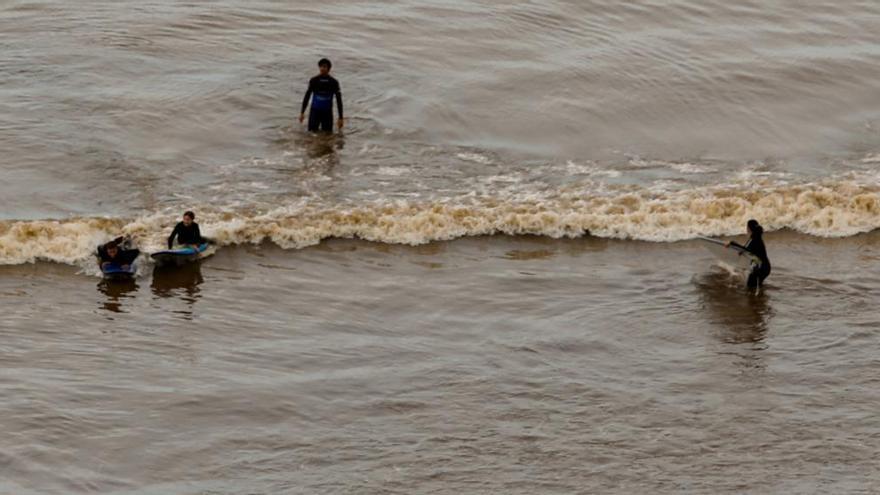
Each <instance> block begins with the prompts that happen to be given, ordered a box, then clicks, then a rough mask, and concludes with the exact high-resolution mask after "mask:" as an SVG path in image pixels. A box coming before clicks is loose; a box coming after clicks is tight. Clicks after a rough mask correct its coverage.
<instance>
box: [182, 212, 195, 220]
mask: <svg viewBox="0 0 880 495" xmlns="http://www.w3.org/2000/svg"><path fill="white" fill-rule="evenodd" d="M183 216H185V217H189V219H190V220H195V219H196V214H195V213H193V212H191V211H185V212H183Z"/></svg>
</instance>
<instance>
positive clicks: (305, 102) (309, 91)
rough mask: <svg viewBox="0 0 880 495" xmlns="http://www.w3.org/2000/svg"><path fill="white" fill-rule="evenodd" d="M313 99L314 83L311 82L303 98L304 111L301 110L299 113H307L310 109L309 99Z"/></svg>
mask: <svg viewBox="0 0 880 495" xmlns="http://www.w3.org/2000/svg"><path fill="white" fill-rule="evenodd" d="M311 97H312V81H311V80H309V89H307V90H306V95H305V96H303V104H302V109H300V111H299V113H306V108H308V107H309V98H311Z"/></svg>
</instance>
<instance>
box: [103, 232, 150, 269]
mask: <svg viewBox="0 0 880 495" xmlns="http://www.w3.org/2000/svg"><path fill="white" fill-rule="evenodd" d="M124 246H125V238H123V237H117V238H116V239H113V240H112V241H110V242H108V243H107V244H104V245H103V246H98V264H99V265H100V266H101V268H104V267H106V266H108V265H119V267H120V268H122V269H123V270H128V268H129V267H130V266H131V264H132V263H133V262H134V260H135V259H137V257H138V255H140V254H141V252H140V251H139V250H137V249H124Z"/></svg>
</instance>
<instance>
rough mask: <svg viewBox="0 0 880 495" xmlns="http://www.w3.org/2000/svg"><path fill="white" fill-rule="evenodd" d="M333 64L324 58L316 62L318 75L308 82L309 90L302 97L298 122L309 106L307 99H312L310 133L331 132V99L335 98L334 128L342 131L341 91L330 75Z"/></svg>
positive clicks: (303, 118) (304, 116) (301, 120)
mask: <svg viewBox="0 0 880 495" xmlns="http://www.w3.org/2000/svg"><path fill="white" fill-rule="evenodd" d="M332 67H333V64H332V63H331V62H330V61H329V60H327V59H326V58H322V59H321V60H319V61H318V70H319V71H320V73H319V74H318V75H317V76H315V77H313V78H312V79H311V80H309V89H308V90H306V95H305V96H304V97H303V101H302V110H300V113H299V121H300V123H302V122H303V120H305V118H306V108H308V106H309V98H311V99H312V109H311V110H310V111H309V131H310V132H318V131H323V132H333V97H334V96H335V97H336V108H337V109H338V110H339V120H337V121H336V126H337V127H339V129H342V126H343V125H344V120H343V117H342V91H340V89H339V81H337V80H336V79H335V78H334V77H333V76H331V75H330V69H331V68H332Z"/></svg>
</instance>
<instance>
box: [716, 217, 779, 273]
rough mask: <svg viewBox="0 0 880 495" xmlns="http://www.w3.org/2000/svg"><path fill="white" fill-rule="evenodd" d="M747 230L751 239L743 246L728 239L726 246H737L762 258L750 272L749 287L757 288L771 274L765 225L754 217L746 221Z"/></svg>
mask: <svg viewBox="0 0 880 495" xmlns="http://www.w3.org/2000/svg"><path fill="white" fill-rule="evenodd" d="M746 231H747V232H748V234H749V240H748V242H746V245H745V246H743V245H741V244H738V243H736V242H734V241H728V242H727V243H726V244H725V246H727V247H730V246H736V247H738V248H741V249H745V250H746V251H748V252H750V253H752V254H754V255H755V256H757V257H758V259H760V260H761V264H760V265H758V266H755V267H753V268H752V272H751V273H749V280H748V287H749V289H757V288H758V287H760V286H761V285H763V283H764V279H765V278H767V277H768V276H769V275H770V258H768V257H767V248H766V247H765V246H764V227H761V224H759V223H758V221H757V220H755V219H752V220H749V221H748V223H746Z"/></svg>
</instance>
